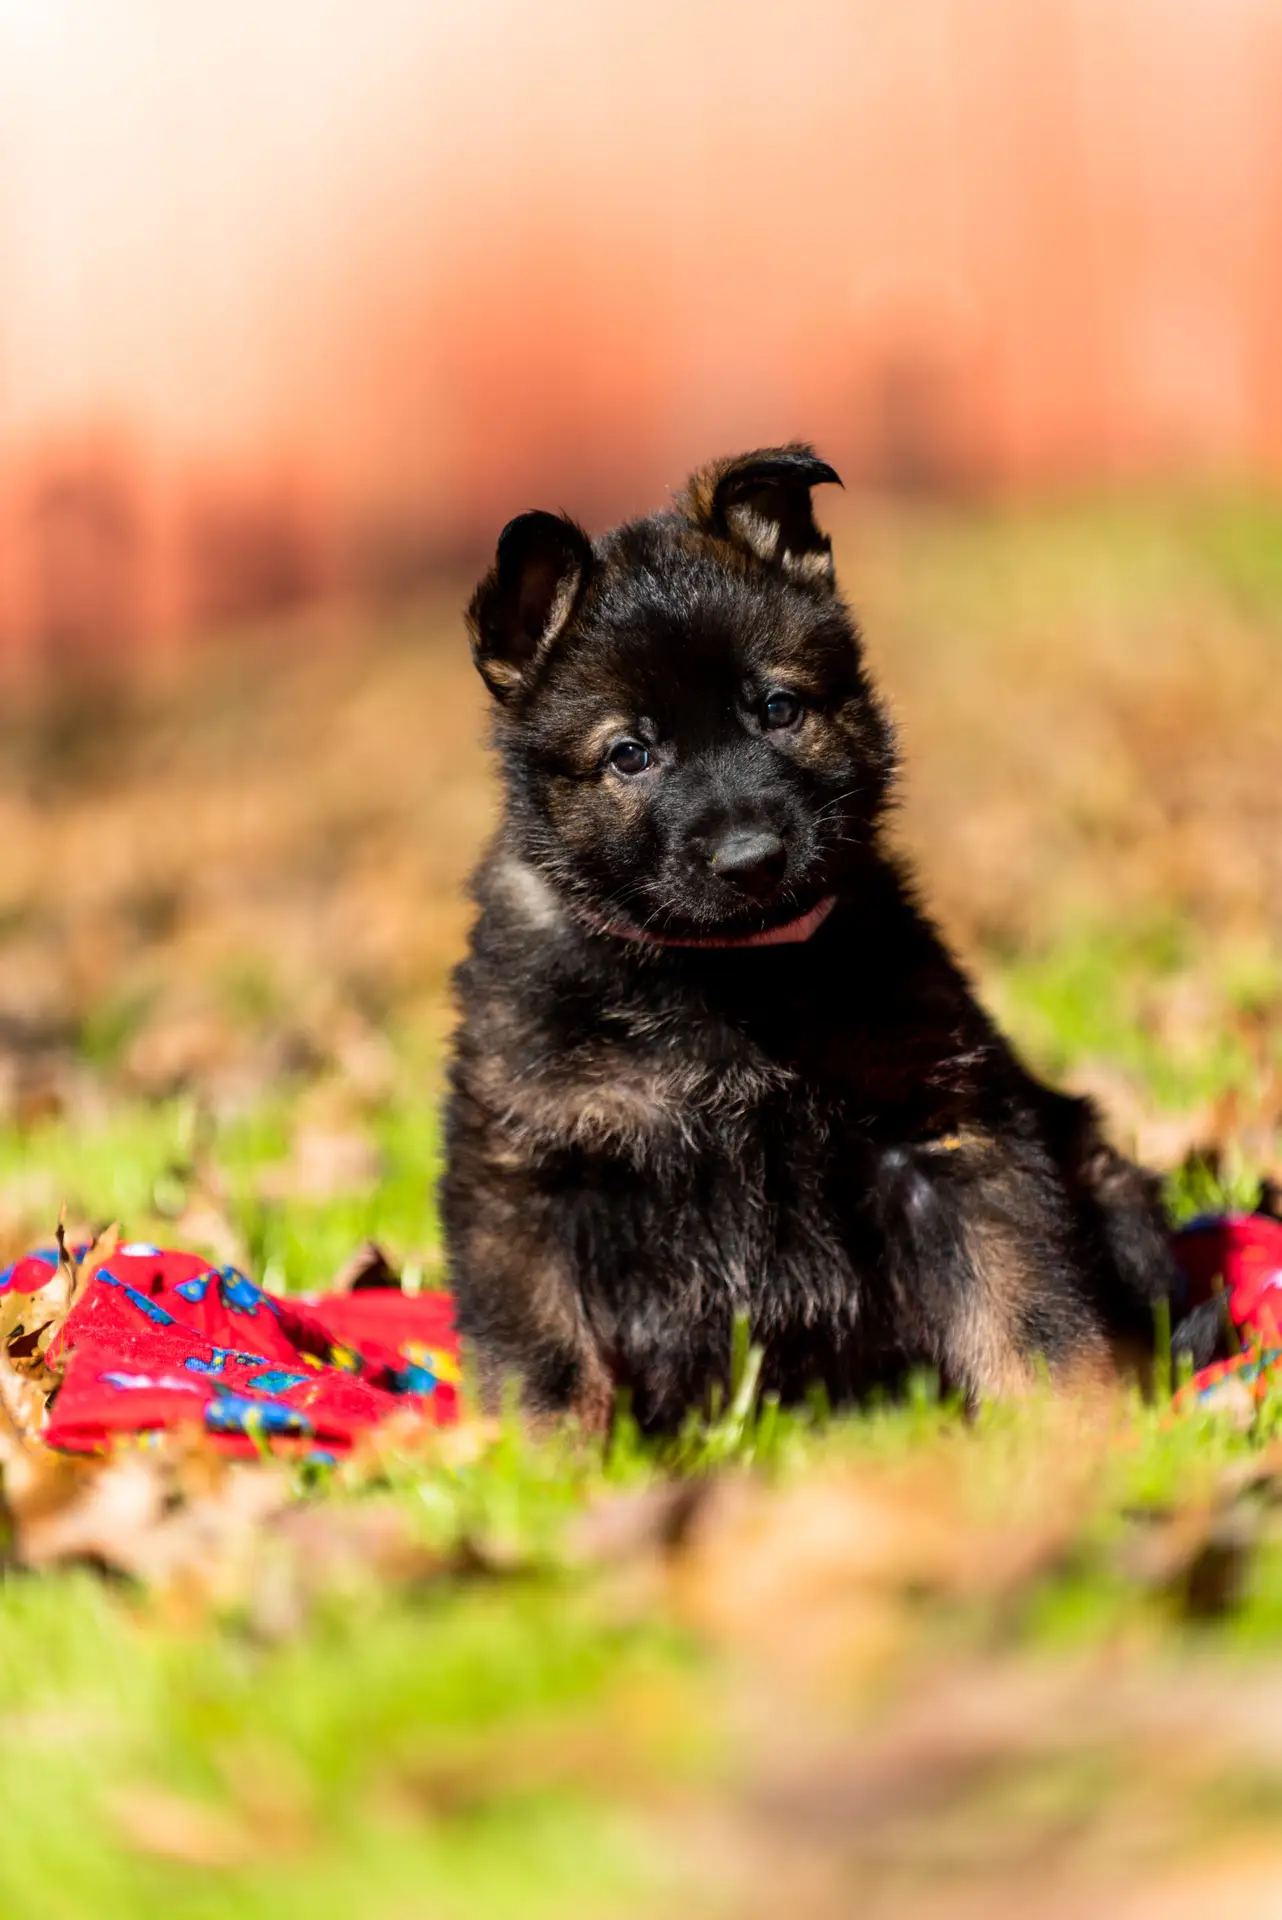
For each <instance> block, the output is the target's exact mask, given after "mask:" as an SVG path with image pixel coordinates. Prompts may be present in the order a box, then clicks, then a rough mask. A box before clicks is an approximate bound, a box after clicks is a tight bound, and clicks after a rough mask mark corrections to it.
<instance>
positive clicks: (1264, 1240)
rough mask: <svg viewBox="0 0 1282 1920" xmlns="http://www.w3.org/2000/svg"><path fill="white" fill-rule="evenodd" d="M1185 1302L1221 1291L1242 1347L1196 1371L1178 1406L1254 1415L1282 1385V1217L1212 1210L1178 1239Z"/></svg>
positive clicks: (1197, 1303)
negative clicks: (1231, 1354) (1214, 1212)
mask: <svg viewBox="0 0 1282 1920" xmlns="http://www.w3.org/2000/svg"><path fill="white" fill-rule="evenodd" d="M1173 1244H1174V1250H1175V1258H1176V1260H1177V1262H1178V1263H1179V1266H1180V1269H1181V1271H1182V1272H1183V1274H1184V1277H1185V1279H1186V1280H1187V1281H1188V1289H1189V1299H1188V1305H1189V1306H1190V1307H1191V1308H1192V1307H1197V1306H1200V1305H1201V1304H1202V1303H1203V1302H1204V1301H1207V1300H1209V1299H1211V1297H1212V1296H1213V1294H1215V1293H1217V1292H1219V1291H1223V1293H1224V1294H1225V1296H1226V1298H1227V1301H1228V1309H1229V1317H1230V1319H1231V1320H1232V1322H1233V1325H1234V1327H1235V1328H1236V1329H1237V1336H1238V1339H1239V1340H1240V1342H1241V1345H1242V1351H1241V1352H1240V1353H1236V1354H1234V1355H1233V1356H1232V1357H1231V1358H1230V1359H1228V1360H1217V1361H1214V1362H1213V1363H1212V1365H1210V1366H1209V1367H1203V1368H1202V1369H1201V1370H1200V1372H1198V1373H1195V1374H1194V1375H1193V1378H1192V1379H1191V1380H1190V1381H1189V1383H1188V1385H1187V1386H1186V1387H1183V1388H1182V1389H1181V1391H1180V1393H1179V1394H1178V1395H1177V1396H1176V1405H1177V1406H1180V1407H1184V1408H1189V1407H1194V1406H1196V1407H1205V1408H1210V1409H1212V1410H1218V1411H1223V1412H1227V1413H1230V1414H1234V1415H1236V1416H1238V1417H1240V1418H1241V1419H1243V1420H1246V1419H1248V1418H1249V1417H1250V1415H1251V1412H1252V1409H1253V1408H1255V1407H1258V1405H1259V1404H1260V1402H1261V1401H1262V1400H1264V1399H1265V1397H1266V1396H1267V1395H1268V1394H1270V1393H1271V1392H1273V1391H1274V1390H1275V1389H1276V1388H1277V1386H1278V1385H1279V1384H1282V1221H1278V1220H1274V1219H1272V1218H1270V1217H1269V1216H1268V1215H1266V1214H1260V1213H1239V1214H1213V1215H1209V1216H1208V1217H1206V1218H1204V1219H1201V1220H1194V1221H1192V1222H1191V1223H1190V1225H1189V1226H1187V1227H1185V1228H1184V1229H1183V1231H1182V1232H1180V1233H1178V1234H1176V1236H1175V1240H1174V1243H1173Z"/></svg>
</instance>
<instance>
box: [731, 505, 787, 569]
mask: <svg viewBox="0 0 1282 1920" xmlns="http://www.w3.org/2000/svg"><path fill="white" fill-rule="evenodd" d="M726 525H727V526H728V527H729V528H730V530H731V532H732V533H734V534H736V535H737V536H738V538H739V539H740V540H742V541H743V544H744V546H745V547H750V548H751V549H752V551H753V552H754V553H755V554H756V556H757V558H758V560H773V559H774V557H775V551H776V549H777V547H778V545H779V525H778V522H777V521H775V520H767V519H766V518H765V516H764V514H760V513H757V512H755V511H754V509H753V508H752V507H743V506H739V507H730V508H729V509H728V510H727V513H726Z"/></svg>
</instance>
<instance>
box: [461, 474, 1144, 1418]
mask: <svg viewBox="0 0 1282 1920" xmlns="http://www.w3.org/2000/svg"><path fill="white" fill-rule="evenodd" d="M835 479H836V475H835V474H834V473H833V472H832V470H831V469H830V468H827V467H825V466H824V465H823V464H822V463H821V462H819V461H818V460H816V459H815V457H814V455H813V454H812V453H811V452H810V451H809V449H807V448H800V447H793V448H780V449H773V450H770V451H768V452H766V453H763V454H754V455H749V456H746V457H745V458H744V459H743V460H740V461H735V462H726V463H722V464H721V465H720V466H718V467H715V468H713V469H711V470H710V471H709V472H708V473H706V474H703V475H699V476H696V478H695V479H694V480H693V481H692V482H691V485H690V489H689V492H688V493H687V495H686V496H685V497H684V499H683V500H682V501H681V502H680V503H679V504H678V506H677V508H676V509H675V510H673V511H669V512H665V513H659V514H656V515H654V516H652V517H651V518H648V519H645V520H640V521H637V522H634V523H633V524H631V525H628V526H624V527H621V528H619V529H617V530H616V531H615V532H613V533H610V534H607V535H605V536H604V537H603V538H602V539H600V540H599V541H597V542H596V543H595V544H592V543H589V541H588V539H587V537H586V536H585V535H584V534H583V533H581V532H580V530H579V529H578V528H576V527H574V526H572V525H571V524H570V523H569V522H568V521H565V520H562V519H558V518H556V517H554V516H551V515H546V514H535V515H524V516H522V517H521V519H519V520H517V521H514V522H513V523H512V525H511V526H510V527H508V528H507V529H505V531H504V534H503V536H502V539H501V541H500V544H499V552H498V558H497V562H496V565H495V568H494V570H493V571H492V572H491V573H490V574H489V575H488V576H487V577H486V579H485V580H484V581H483V582H482V583H481V585H480V587H479V588H478V589H477V592H476V595H475V597H474V599H473V602H472V605H471V608H470V610H469V621H470V626H471V631H472V636H473V646H474V652H475V655H476V659H477V664H478V666H479V668H480V671H481V673H482V674H483V676H484V677H485V679H486V681H487V684H488V685H489V686H490V688H491V691H492V692H493V693H494V694H495V697H496V727H495V733H496V743H497V748H498V754H499V760H500V765H501V771H502V782H503V800H504V807H503V820H502V825H501V827H500V829H499V832H498V834H497V836H496V838H495V840H494V842H493V844H492V846H491V848H490V850H489V852H488V853H487V855H486V857H485V859H484V861H483V862H482V865H481V867H480V870H479V872H478V874H477V876H476V880H475V893H476V898H477V900H478V902H479V905H480V917H479V919H478V921H477V924H476V928H475V932H474V934H473V937H472V946H471V952H470V954H469V956H468V958H467V960H466V961H465V962H464V964H463V965H462V967H461V968H460V969H459V973H458V982H457V984H458V994H459V1000H460V1004H461V1009H462V1024H461V1027H460V1030H459V1034H458V1039H457V1044H456V1047H455V1053H454V1060H453V1069H452V1093H451V1098H450V1103H449V1114H448V1166H447V1170H446V1174H445V1178H444V1182H443V1187H442V1200H443V1208H444V1218H445V1225H446V1231H447V1236H448V1245H449V1260H450V1280H451V1284H452V1286H453V1287H454V1289H455V1292H456V1295H457V1299H458V1311H459V1319H460V1325H461V1328H462V1331H463V1333H464V1335H465V1336H466V1338H467V1340H468V1341H469V1342H470V1344H471V1348H472V1351H473V1354H474V1356H475V1358H476V1361H477V1363H478V1365H479V1369H480V1374H481V1378H482V1381H483V1384H484V1385H485V1387H486V1389H487V1390H488V1391H489V1392H491V1393H497V1392H498V1390H499V1388H500V1385H501V1383H502V1381H503V1380H504V1378H505V1377H507V1376H515V1378H516V1379H517V1380H518V1381H519V1383H520V1387H521V1391H522V1393H523V1396H524V1399H525V1402H526V1404H527V1405H528V1406H529V1407H530V1408H531V1409H532V1410H535V1411H541V1412H551V1411H558V1410H561V1409H574V1410H577V1411H578V1413H579V1414H580V1415H581V1416H582V1417H583V1418H584V1419H586V1420H588V1421H590V1422H592V1423H594V1424H600V1423H602V1422H604V1421H605V1419H606V1418H607V1417H608V1413H609V1408H610V1405H611V1402H612V1399H613V1396H614V1393H615V1391H616V1389H618V1388H620V1387H624V1388H627V1389H628V1391H629V1393H630V1395H631V1400H632V1405H633V1408H634V1409H635V1412H636V1414H637V1416H638V1417H639V1419H640V1420H641V1422H642V1424H643V1426H645V1427H646V1428H648V1429H663V1428H670V1427H672V1426H673V1425H674V1424H675V1423H677V1422H679V1421H680V1420H681V1418H682V1416H683V1415H684V1414H685V1412H686V1411H687V1409H688V1408H690V1407H691V1406H696V1405H705V1404H706V1403H707V1401H708V1397H709V1390H710V1388H711V1386H712V1384H713V1382H714V1381H721V1382H724V1380H725V1377H726V1371H727V1363H728V1356H729V1353H730V1348H731V1332H732V1324H733V1320H734V1316H735V1315H736V1314H740V1313H744V1314H747V1316H748V1318H749V1322H750V1325H751V1329H752V1334H753V1337H754V1339H755V1340H757V1341H759V1342H760V1343H761V1344H762V1346H763V1347H764V1350H765V1362H764V1385H765V1387H766V1388H767V1389H768V1390H775V1391H777V1392H779V1393H780V1394H781V1395H782V1396H783V1397H784V1398H785V1399H792V1398H796V1397H797V1396H800V1395H802V1394H804V1393H805V1392H806V1390H807V1389H808V1388H809V1387H810V1386H812V1384H815V1383H821V1384H822V1385H823V1387H824V1388H825V1389H826V1390H827V1392H828V1394H829V1395H830V1396H831V1398H832V1399H833V1400H834V1401H837V1402H840V1401H845V1400H849V1399H850V1398H851V1397H852V1396H856V1395H859V1394H862V1393H864V1392H866V1391H867V1390H868V1389H869V1388H870V1387H872V1386H874V1385H876V1384H879V1383H883V1382H893V1381H894V1380H895V1379H896V1378H898V1377H900V1376H902V1374H903V1373H904V1371H905V1369H906V1368H909V1367H912V1366H917V1365H924V1366H928V1367H933V1368H936V1369H937V1370H938V1371H939V1372H940V1374H941V1375H942V1377H943V1378H944V1380H945V1381H946V1382H948V1383H949V1384H952V1385H955V1386H956V1387H959V1388H961V1389H962V1390H964V1391H965V1392H966V1393H967V1394H968V1395H970V1396H972V1397H975V1396H982V1395H987V1394H993V1393H1001V1392H1003V1391H1008V1390H1012V1389H1017V1388H1018V1387H1019V1386H1021V1385H1022V1384H1023V1383H1025V1382H1026V1381H1027V1380H1028V1379H1029V1378H1030V1377H1032V1375H1033V1373H1034V1371H1035V1369H1036V1365H1037V1362H1038V1359H1039V1357H1040V1358H1041V1359H1043V1360H1044V1361H1045V1363H1046V1364H1047V1365H1048V1366H1049V1368H1050V1369H1051V1371H1052V1373H1053V1374H1058V1375H1061V1376H1062V1375H1064V1374H1066V1373H1067V1372H1070V1371H1076V1370H1077V1369H1082V1368H1084V1369H1087V1370H1092V1369H1098V1368H1101V1367H1102V1366H1103V1364H1104V1363H1105V1360H1106V1355H1107V1349H1108V1340H1109V1337H1110V1336H1112V1335H1118V1334H1129V1335H1133V1336H1137V1337H1138V1338H1139V1339H1140V1341H1142V1342H1145V1343H1147V1342H1148V1341H1149V1340H1150V1339H1151V1328H1152V1318H1151V1301H1152V1298H1153V1296H1154V1295H1155V1294H1156V1293H1158V1292H1164V1291H1167V1290H1169V1288H1170V1287H1171V1285H1172V1274H1171V1268H1170V1262H1169V1255H1168V1253H1167V1251H1166V1243H1165V1236H1164V1232H1163V1227H1162V1222H1161V1219H1160V1216H1159V1213H1158V1209H1157V1204H1156V1197H1155V1183H1154V1182H1153V1181H1152V1179H1151V1178H1150V1177H1149V1176H1148V1175H1147V1174H1145V1173H1143V1172H1141V1171H1140V1170H1139V1169H1137V1168H1136V1167H1133V1166H1131V1165H1130V1164H1129V1163H1128V1162H1126V1161H1125V1160H1123V1159H1122V1158H1121V1157H1120V1156H1119V1155H1118V1154H1116V1153H1115V1152H1114V1151H1113V1150H1112V1149H1111V1148H1110V1147H1109V1146H1108V1145H1107V1144H1106V1142H1105V1141H1104V1139H1103V1137H1102V1135H1101V1132H1100V1128H1099V1126H1098V1124H1097V1120H1096V1116H1095V1113H1094V1111H1093V1110H1092V1108H1091V1107H1090V1105H1089V1104H1088V1103H1087V1102H1085V1101H1082V1100H1076V1099H1070V1098H1068V1097H1066V1096H1064V1095H1062V1094H1059V1093H1056V1092H1053V1091H1051V1090H1050V1089H1049V1088H1047V1087H1044V1086H1042V1085H1041V1084H1040V1083H1039V1082H1038V1081H1036V1080H1035V1079H1033V1077H1032V1076H1031V1075H1030V1074H1029V1073H1028V1072H1027V1071H1026V1070H1025V1069H1024V1067H1023V1066H1022V1065H1021V1064H1020V1062H1019V1061H1018V1060H1017V1059H1016V1057H1015V1056H1014V1054H1013V1053H1012V1051H1011V1049H1010V1047H1009V1046H1008V1045H1007V1043H1006V1042H1005V1041H1004V1040H1003V1038H1002V1037H1001V1035H1000V1034H999V1033H998V1032H997V1031H996V1029H995V1028H994V1026H993V1025H992V1023H991V1021H990V1020H989V1019H988V1017H987V1015H986V1014H985V1013H984V1012H983V1010H982V1008H981V1007H980V1006H979V1005H978V1003H977V1001H976V1000H975V997H974V995H973V993H972V991H971V989H970V986H969V984H968V983H967V981H966V979H965V977H964V975H963V974H962V972H961V971H960V969H959V968H958V966H957V965H956V963H955V962H954V960H953V959H952V958H951V957H950V955H949V953H948V952H947V950H946V949H945V947H944V946H943V944H942V942H941V940H940V938H939V936H938V934H937V933H936V932H935V930H934V928H933V927H932V926H931V924H930V922H929V921H928V920H927V919H926V917H925V916H924V914H923V913H922V912H921V910H920V908H919V907H918V906H917V904H916V902H915V900H914V898H913V895H912V891H911V887H910V885H909V884H908V882H907V881H906V879H905V876H904V874H903V872H902V871H901V869H900V868H899V866H898V865H897V864H896V863H895V861H894V860H893V859H892V858H891V857H890V855H889V854H888V853H887V852H886V850H885V848H884V846H883V844H882V840H881V827H882V822H883V819H884V815H885V811H886V807H887V801H888V794H889V789H890V784H891V780H892V776H893V772H894V748H893V740H892V735H891V731H890V727H889V724H888V721H887V718H886V715H885V713H884V711H883V709H882V707H881V705H880V703H879V701H878V699H877V696H876V694H875V692H874V690H873V688H872V686H871V684H870V682H869V680H868V677H867V673H866V670H865V667H864V664H863V659H862V653H861V648H860V642H859V637H858V633H857V631H856V628H855V625H854V622H853V620H852V618H851V616H850V614H849V612H848V611H847V609H846V607H845V606H844V605H843V603H842V601H841V599H840V598H839V597H838V595H837V592H836V589H835V587H834V584H833V580H832V569H831V561H830V558H829V549H828V543H827V541H826V540H825V539H824V538H823V536H822V535H821V534H820V533H819V532H818V531H817V529H816V527H815V524H814V520H813V518H812V514H811V506H810V488H811V486H812V485H813V484H815V483H816V482H818V481H821V480H835ZM776 688H786V689H789V690H792V691H794V692H796V693H799V694H800V695H801V696H802V697H803V700H804V712H803V717H802V719H801V720H800V722H799V724H798V725H797V726H796V727H794V728H792V729H786V730H780V731H767V730H765V722H764V720H763V718H762V711H763V710H762V707H761V703H762V701H763V700H764V699H765V697H766V695H767V694H768V693H769V692H770V691H772V690H773V689H776ZM776 710H778V709H776ZM620 736H630V737H633V738H635V739H638V740H640V741H641V742H642V743H643V744H645V745H648V746H649V747H650V749H651V751H652V754H653V756H654V764H653V765H652V766H651V768H650V769H648V770H647V771H645V772H643V773H641V774H640V775H637V776H633V777H625V776H624V775H623V774H621V773H619V772H617V771H615V770H614V768H613V767H611V766H610V765H609V764H608V763H607V761H606V755H607V753H608V751H609V749H610V746H611V744H612V743H613V742H614V741H615V740H616V739H617V738H618V737H620ZM759 829H760V830H762V831H765V832H769V833H771V834H773V835H775V837H776V838H777V839H778V840H781V841H782V842H783V844H784V847H785V848H786V864H785V865H784V870H783V872H782V874H781V875H779V876H777V890H776V891H775V892H774V893H773V894H772V895H771V897H770V898H768V899H766V900H760V899H757V898H749V897H745V896H744V895H743V894H742V892H740V891H736V890H735V888H734V887H733V886H732V885H731V884H730V883H728V882H726V881H724V880H723V879H722V878H721V877H719V874H718V872H716V871H714V870H713V868H712V867H711V866H710V864H709V862H710V860H713V859H716V858H719V857H720V854H719V850H722V849H724V847H725V846H726V845H727V844H728V842H727V835H729V834H731V833H735V832H738V833H740V834H742V833H743V832H746V831H751V832H756V831H757V830H759ZM736 844H738V843H736ZM831 893H835V894H836V895H837V897H838V904H837V906H836V908H835V910H834V911H833V912H832V913H831V915H830V917H829V918H828V920H827V921H826V922H825V923H824V924H823V925H822V926H821V927H820V929H819V931H818V932H817V933H815V935H814V936H813V938H812V939H811V940H810V941H808V942H807V943H805V944H797V945H784V946H776V947H769V948H756V949H753V948H746V949H744V948H741V949H735V948H731V949H727V950H718V949H700V948H690V947H680V946H650V945H642V944H637V943H634V942H632V941H630V940H626V939H623V938H620V937H619V936H618V935H617V933H615V932H612V931H609V930H608V929H609V928H610V927H617V926H619V925H620V924H626V925H629V926H632V927H646V928H648V929H649V930H650V931H651V932H652V933H659V934H664V935H666V936H668V937H670V938H673V937H691V936H701V935H702V936H706V935H708V934H725V933H736V934H742V933H747V932H750V931H754V930H760V929H762V928H764V927H768V926H772V925H779V924H783V923H784V922H786V921H789V920H791V919H793V918H795V917H796V916H797V915H798V914H799V913H801V912H803V911H804V910H805V909H807V908H808V907H810V906H811V905H813V904H814V903H815V902H817V901H818V900H820V899H821V898H823V897H825V896H827V895H828V894H831Z"/></svg>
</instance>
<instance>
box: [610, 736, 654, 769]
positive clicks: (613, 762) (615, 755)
mask: <svg viewBox="0 0 1282 1920" xmlns="http://www.w3.org/2000/svg"><path fill="white" fill-rule="evenodd" d="M606 764H607V765H608V766H611V767H613V768H614V771H615V772H616V773H625V774H627V775H628V777H629V778H631V776H632V775H633V774H634V773H644V772H645V770H646V768H647V767H648V766H649V764H650V749H649V747H647V746H643V745H642V743H641V741H640V740H616V741H615V743H614V745H613V746H612V747H611V748H610V751H609V753H608V754H607V755H606Z"/></svg>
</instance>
